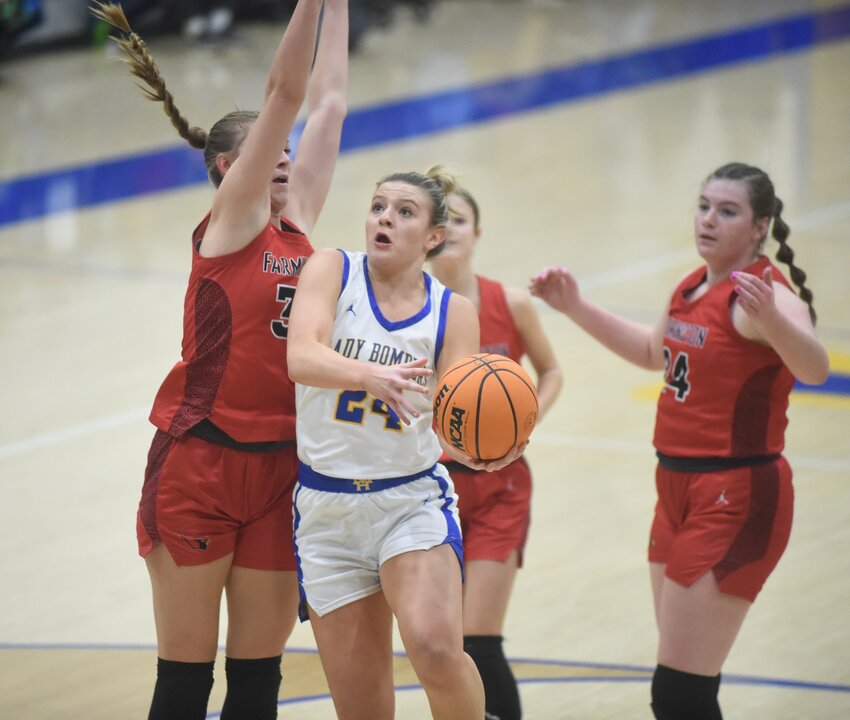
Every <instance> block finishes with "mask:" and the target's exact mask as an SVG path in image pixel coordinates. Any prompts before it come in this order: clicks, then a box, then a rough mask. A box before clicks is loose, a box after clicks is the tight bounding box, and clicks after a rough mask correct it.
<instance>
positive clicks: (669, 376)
mask: <svg viewBox="0 0 850 720" xmlns="http://www.w3.org/2000/svg"><path fill="white" fill-rule="evenodd" d="M664 385H665V386H666V387H664V389H663V390H662V391H661V392H665V391H666V390H667V388H670V390H672V391H673V392H675V397H676V400H678V401H679V402H685V398H686V397H688V393H689V392H690V391H691V381H690V380H689V379H688V353H686V352H678V353H676V359H675V360H673V358H672V354H671V352H670V348H668V347H667V346H666V345H665V346H664Z"/></svg>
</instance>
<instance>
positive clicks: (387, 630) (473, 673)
mask: <svg viewBox="0 0 850 720" xmlns="http://www.w3.org/2000/svg"><path fill="white" fill-rule="evenodd" d="M453 187H454V179H453V178H452V177H451V176H450V175H448V174H447V173H445V171H443V170H442V169H441V168H439V167H436V168H432V169H431V170H429V171H428V172H427V173H426V174H424V175H423V174H420V173H396V174H393V175H390V176H388V177H386V178H384V179H383V180H381V181H380V182H379V183H378V185H377V189H376V191H375V193H374V195H373V197H372V204H371V208H370V211H369V214H368V216H367V219H366V252H365V253H347V252H342V251H338V250H330V249H326V250H318V251H317V252H316V253H315V254H314V255H313V256H312V257H311V258H310V260H309V261H308V262H307V264H306V265H305V267H304V270H303V272H302V275H301V279H300V281H299V285H298V293H296V299H295V301H294V305H293V308H292V313H291V317H290V325H289V337H288V362H289V373H290V376H291V377H292V379H293V380H294V381H295V382H296V408H297V412H296V416H297V440H298V455H299V459H300V460H301V471H300V474H299V483H298V485H297V486H296V490H295V503H294V511H293V512H294V519H295V530H294V532H295V544H296V552H297V557H298V565H299V581H300V586H301V596H302V619H307V618H308V617H309V619H310V620H311V621H312V624H313V631H314V634H315V637H316V642H317V644H318V647H319V654H320V656H321V659H322V664H323V667H324V670H325V674H326V676H327V679H328V684H329V687H330V691H331V695H332V697H333V700H334V706H335V708H336V712H337V715H338V717H339V718H340V719H341V720H361V719H362V720H366V719H368V720H389V719H390V718H392V717H393V716H394V710H395V697H394V687H393V673H392V669H393V655H392V621H393V616H395V618H396V620H397V622H398V628H399V633H400V635H401V638H402V641H403V642H404V646H405V649H406V650H407V654H408V656H409V658H410V661H411V663H412V665H413V668H414V670H415V671H416V674H417V676H418V678H419V681H420V682H421V683H422V686H423V688H424V689H425V692H426V694H427V696H428V701H429V703H430V706H431V712H432V715H433V717H434V718H438V719H440V720H449V719H452V720H454V719H458V720H460V719H463V720H481V719H482V718H483V717H484V691H483V688H482V685H481V680H480V678H479V676H478V671H477V670H476V668H475V665H474V663H473V662H472V660H471V659H470V657H469V656H468V655H466V654H465V653H464V651H463V628H462V618H461V610H462V593H461V574H462V563H463V547H462V541H461V534H460V525H459V523H458V516H457V497H456V495H455V492H454V486H453V485H452V481H451V479H450V478H449V475H448V473H447V472H446V470H445V468H443V466H442V465H440V464H439V463H438V462H437V460H438V459H439V457H440V455H441V443H440V442H439V441H438V439H437V436H436V434H435V433H434V431H433V430H432V413H431V396H432V393H433V389H434V385H435V374H434V373H435V370H436V375H437V377H439V375H440V374H441V372H443V371H444V370H445V369H446V368H447V367H448V366H449V365H450V364H451V363H453V362H454V361H455V360H457V359H459V358H461V357H463V356H465V355H470V354H472V353H475V352H478V343H479V330H478V318H477V313H476V310H475V307H474V306H473V304H472V303H471V302H470V301H469V300H467V299H466V298H464V297H462V296H460V295H456V294H454V293H452V292H451V291H450V290H448V289H447V288H445V287H444V286H443V285H442V284H440V283H439V282H438V281H437V280H435V279H433V278H431V277H430V276H429V275H427V274H426V273H425V272H424V271H423V267H424V263H425V259H426V257H428V256H429V255H432V254H434V253H436V252H439V250H440V248H441V246H442V243H443V241H444V239H445V227H446V223H447V221H448V204H447V201H446V195H447V193H449V192H451V190H452V189H453ZM443 446H445V444H444V443H443ZM523 449H524V448H520V449H518V450H515V451H513V452H512V453H510V454H509V455H508V456H506V457H505V458H503V459H501V460H499V461H493V462H489V463H481V462H475V461H473V460H471V459H470V458H464V457H458V456H457V453H456V452H454V451H452V452H451V454H452V455H453V456H454V457H458V459H459V460H461V461H462V462H465V463H467V464H469V465H470V466H471V467H475V468H478V469H496V468H498V467H503V466H504V465H506V464H508V463H509V462H512V461H513V460H514V459H515V458H516V457H518V456H519V455H520V454H521V452H522V450H523Z"/></svg>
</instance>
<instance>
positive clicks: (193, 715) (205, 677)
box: [148, 658, 215, 720]
mask: <svg viewBox="0 0 850 720" xmlns="http://www.w3.org/2000/svg"><path fill="white" fill-rule="evenodd" d="M214 665H215V663H211V662H208V663H185V662H177V661H176V660H163V659H162V658H158V659H157V664H156V686H155V687H154V690H153V699H152V700H151V709H150V713H149V714H148V720H204V718H206V716H207V703H208V702H209V699H210V691H211V690H212V686H213V666H214Z"/></svg>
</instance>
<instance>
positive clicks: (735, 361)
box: [654, 257, 794, 457]
mask: <svg viewBox="0 0 850 720" xmlns="http://www.w3.org/2000/svg"><path fill="white" fill-rule="evenodd" d="M768 266H771V267H773V278H774V282H779V283H782V284H783V285H786V286H788V281H787V280H786V279H785V278H784V277H783V276H782V274H781V273H780V272H779V270H778V269H776V268H775V267H774V266H773V265H772V264H771V263H770V260H768V259H767V258H766V257H761V258H759V259H758V260H757V261H756V262H755V263H753V265H751V266H750V267H748V268H747V269H746V272H749V273H752V274H753V275H757V276H759V277H761V274H762V272H763V271H764V269H765V268H766V267H768ZM705 277H706V270H705V268H700V269H698V270H695V271H694V272H692V273H691V274H690V275H688V276H687V277H686V278H685V279H684V280H683V281H682V282H681V283H680V284H679V285H678V287H677V288H676V290H675V292H674V293H673V298H672V300H671V306H670V314H669V317H668V319H667V329H666V332H665V336H664V358H665V364H666V369H665V376H664V381H665V386H664V388H663V389H662V391H661V396H660V397H659V399H658V412H657V415H656V421H655V440H654V444H655V447H656V449H657V450H659V451H660V452H662V453H664V454H665V455H671V456H675V457H748V456H757V455H769V454H774V453H779V452H781V451H782V449H783V447H784V444H785V427H786V426H787V424H788V419H787V417H786V410H787V408H788V395H789V394H790V392H791V387H792V386H793V384H794V377H793V375H792V374H791V372H790V371H789V370H788V368H787V367H785V365H784V364H783V362H782V360H781V359H780V357H779V355H777V354H776V352H775V351H774V350H773V349H772V348H770V347H769V346H767V345H764V344H762V343H758V342H754V341H752V340H748V339H746V338H744V337H742V336H741V335H740V334H739V333H738V331H737V330H736V329H735V327H734V326H733V324H732V309H731V306H732V304H733V303H734V302H735V298H736V294H735V290H734V287H735V285H734V281H733V280H732V279H731V278H727V279H725V280H723V281H722V282H721V283H718V284H717V285H716V286H714V287H713V288H711V289H710V290H709V291H708V292H706V293H705V295H703V296H702V297H699V298H697V299H696V300H694V301H692V302H689V301H688V295H689V294H690V293H691V292H692V291H693V290H694V289H695V288H696V287H698V286H699V285H700V284H701V283H702V282H704V280H705ZM789 287H790V286H789Z"/></svg>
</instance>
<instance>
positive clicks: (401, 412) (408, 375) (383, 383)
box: [364, 358, 434, 425]
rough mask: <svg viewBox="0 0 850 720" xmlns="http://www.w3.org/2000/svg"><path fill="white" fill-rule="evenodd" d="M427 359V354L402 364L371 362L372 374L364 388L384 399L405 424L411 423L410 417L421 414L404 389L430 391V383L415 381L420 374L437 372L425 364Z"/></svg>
mask: <svg viewBox="0 0 850 720" xmlns="http://www.w3.org/2000/svg"><path fill="white" fill-rule="evenodd" d="M427 362H428V359H427V358H420V359H419V360H413V361H412V362H408V363H402V364H400V365H373V364H370V365H369V370H370V375H369V377H368V378H367V379H366V382H365V388H364V389H365V390H366V392H368V393H369V394H370V395H371V396H372V397H375V398H377V399H378V400H382V401H383V402H384V403H385V404H386V405H387V407H389V408H390V410H392V411H393V412H394V413H395V414H396V415H398V418H399V420H401V421H402V422H403V423H404V424H405V425H410V418H411V417H413V418H418V417H419V415H420V413H419V411H418V410H417V409H416V408H415V407H414V406H413V404H412V403H411V402H410V400H408V399H407V398H406V397H405V395H404V393H405V392H414V393H419V394H420V395H427V394H428V387H427V386H425V385H420V384H419V383H417V382H416V379H417V378H420V377H428V376H429V375H433V374H434V371H433V370H431V369H430V368H426V367H425V365H426V364H427Z"/></svg>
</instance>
